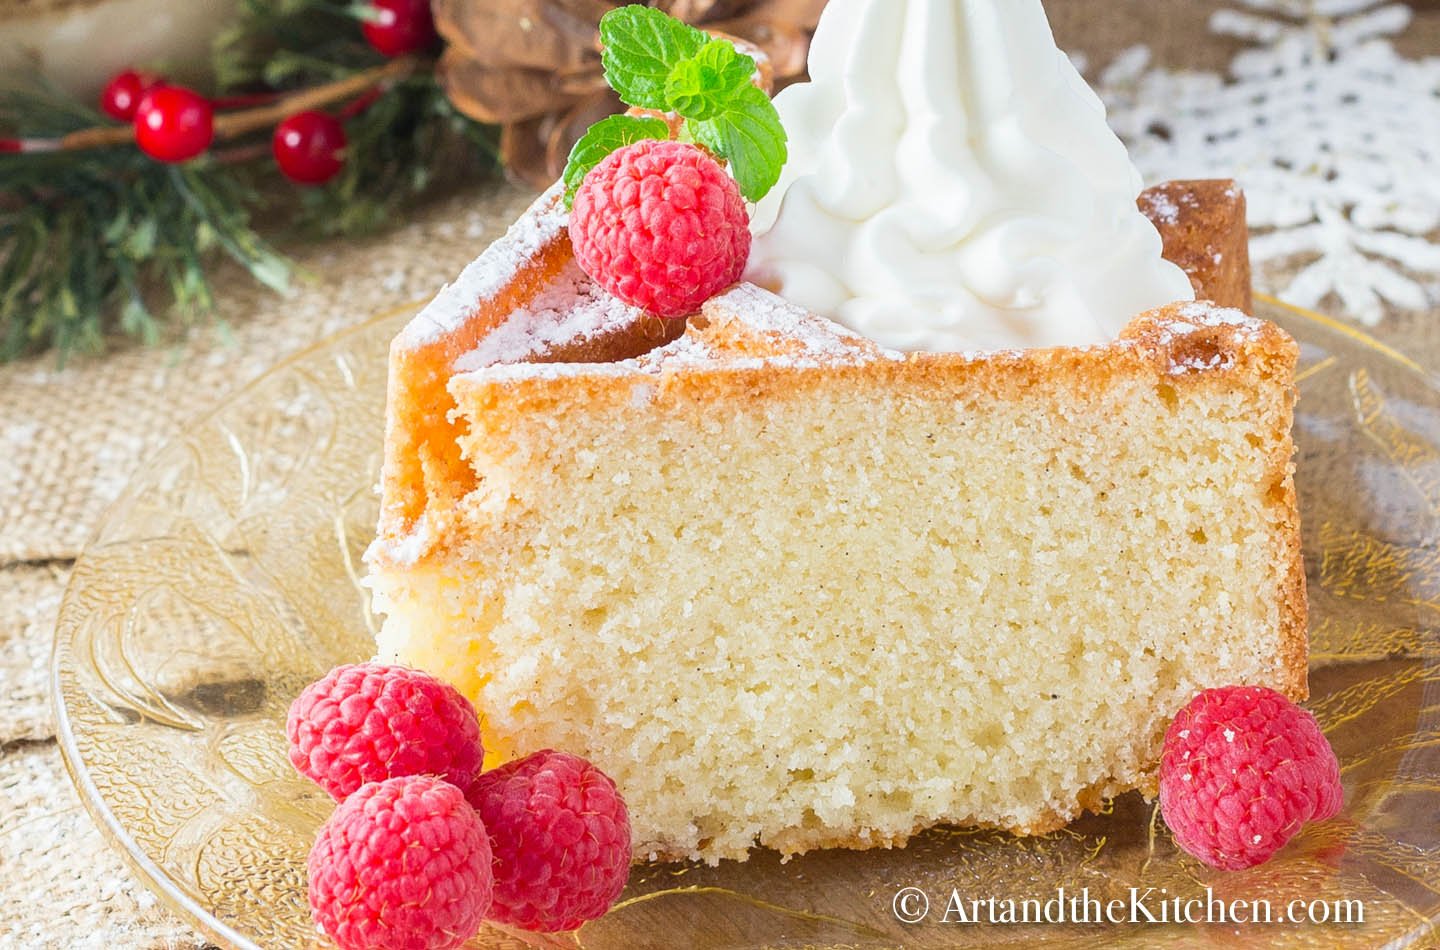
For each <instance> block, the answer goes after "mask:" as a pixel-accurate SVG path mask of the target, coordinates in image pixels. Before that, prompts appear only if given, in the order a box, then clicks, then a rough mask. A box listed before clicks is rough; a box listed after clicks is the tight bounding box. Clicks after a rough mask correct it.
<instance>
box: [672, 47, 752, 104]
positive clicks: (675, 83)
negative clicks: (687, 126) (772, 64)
mask: <svg viewBox="0 0 1440 950" xmlns="http://www.w3.org/2000/svg"><path fill="white" fill-rule="evenodd" d="M754 77H755V60H753V59H751V58H750V57H749V56H746V55H745V54H743V53H741V52H739V51H738V50H736V49H735V47H734V45H733V44H731V43H730V42H728V41H727V40H722V39H713V40H711V41H710V42H708V43H706V44H705V45H704V46H703V47H701V49H700V52H698V53H696V54H695V55H694V56H692V57H690V58H689V59H683V60H681V61H680V62H678V63H676V64H675V68H674V69H672V70H670V76H669V78H667V79H666V81H665V98H666V100H667V102H668V103H669V109H670V110H671V111H673V112H676V113H678V114H679V115H682V116H684V117H685V118H687V119H694V120H695V121H697V122H703V121H705V120H707V119H713V118H715V116H717V115H719V114H720V113H721V112H724V111H725V108H726V107H727V105H728V104H729V102H730V100H731V99H734V98H735V97H736V96H738V95H740V93H741V92H742V91H743V90H744V88H745V87H746V86H748V85H750V84H751V81H752V80H753V79H754Z"/></svg>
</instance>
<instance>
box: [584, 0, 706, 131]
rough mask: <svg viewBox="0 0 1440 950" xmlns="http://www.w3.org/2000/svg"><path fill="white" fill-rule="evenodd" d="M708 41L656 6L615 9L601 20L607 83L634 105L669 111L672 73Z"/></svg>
mask: <svg viewBox="0 0 1440 950" xmlns="http://www.w3.org/2000/svg"><path fill="white" fill-rule="evenodd" d="M708 40H709V38H708V37H707V36H706V35H705V34H704V33H702V32H700V31H699V30H697V29H695V28H694V27H693V26H690V25H688V24H686V23H682V22H681V21H679V20H677V19H675V18H674V17H671V16H667V15H666V14H664V13H661V12H660V11H659V10H656V9H654V8H652V7H646V6H641V5H639V4H632V5H629V6H623V7H616V8H615V9H614V10H611V11H610V12H609V13H607V14H605V15H604V16H603V17H601V18H600V43H601V45H602V47H603V52H602V53H601V56H600V62H601V65H603V66H604V67H605V81H606V82H608V83H609V84H610V88H611V89H614V90H615V91H616V92H617V93H619V94H620V98H621V99H623V100H625V101H626V102H627V103H629V104H630V105H632V106H638V107H640V108H641V109H656V110H658V111H661V112H665V111H668V109H669V105H668V104H667V100H666V98H665V83H666V82H667V81H668V80H669V78H670V72H671V70H673V69H674V68H675V66H676V65H677V64H678V63H680V62H681V61H682V60H686V59H690V58H691V57H693V56H694V55H695V54H696V53H698V52H700V50H701V48H702V47H704V46H705V44H706V43H707V42H708Z"/></svg>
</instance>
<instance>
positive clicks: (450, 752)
mask: <svg viewBox="0 0 1440 950" xmlns="http://www.w3.org/2000/svg"><path fill="white" fill-rule="evenodd" d="M286 735H287V738H288V740H289V749H290V752H289V755H290V761H291V762H292V763H293V764H294V765H295V767H296V769H298V770H299V771H300V773H301V774H302V775H305V776H306V777H308V778H310V779H311V780H313V781H314V782H316V783H317V784H318V785H320V787H322V788H324V789H325V790H326V791H327V792H329V793H330V795H331V796H332V797H333V798H336V799H337V800H340V802H341V804H340V805H339V807H338V808H336V809H335V812H334V813H333V814H332V815H331V816H330V818H329V819H328V820H327V821H326V822H325V824H324V825H323V826H322V827H321V829H320V833H319V835H318V836H317V837H316V840H315V844H314V846H313V847H312V848H311V851H310V857H309V860H308V862H307V867H308V871H309V878H310V883H309V897H310V908H311V912H312V913H313V915H314V918H315V921H316V923H318V924H319V925H320V926H321V928H322V929H323V930H324V931H325V932H326V933H327V934H329V935H330V936H331V938H333V939H334V940H335V942H336V943H338V944H339V945H340V946H341V948H343V950H351V948H367V950H386V948H392V947H393V948H400V947H417V946H423V947H428V948H431V950H445V948H451V947H458V946H460V945H461V944H463V943H464V942H465V941H466V940H468V939H469V938H470V937H471V936H473V935H474V934H475V932H476V931H477V930H478V929H479V927H480V925H481V923H482V922H483V921H485V920H493V921H496V922H499V923H503V924H507V925H509V926H513V927H519V928H522V929H526V930H532V931H546V932H549V931H561V930H573V929H575V928H576V927H579V926H580V925H581V924H582V923H584V922H585V921H587V920H593V919H595V918H597V917H600V916H601V915H603V914H604V913H605V912H606V911H607V910H609V909H610V906H611V904H613V903H614V902H615V899H616V898H617V897H618V896H619V895H620V892H621V890H623V889H624V887H625V883H626V881H627V880H628V879H629V874H630V857H631V852H630V819H629V815H628V813H627V812H626V809H625V803H624V801H623V800H622V799H621V798H620V794H619V792H617V791H616V788H615V783H614V782H613V781H611V780H610V778H609V777H608V776H606V775H605V774H604V773H603V772H601V771H600V770H599V769H597V768H596V767H595V766H593V765H591V764H590V763H589V762H586V761H585V760H584V759H582V758H579V757H578V756H574V755H567V754H565V753H562V752H555V751H552V750H548V749H547V750H543V751H540V752H536V753H534V754H532V755H529V756H526V757H525V758H523V759H519V760H517V761H514V762H510V763H508V764H506V765H503V766H500V767H499V768H495V769H492V770H490V771H488V772H483V773H482V772H481V762H482V760H483V759H484V749H483V747H482V745H481V740H480V726H479V721H478V719H477V717H476V714H475V708H474V707H473V706H472V705H471V704H470V701H469V700H467V699H466V698H465V697H464V696H462V695H460V693H459V692H458V691H457V690H456V689H455V688H454V687H452V686H450V685H449V684H446V683H442V682H441V681H439V680H437V679H435V678H434V677H432V676H428V675H427V674H425V673H421V672H418V671H416V670H411V669H407V668H405V667H398V666H384V665H381V664H373V663H366V664H360V665H355V666H342V667H338V668H336V669H334V670H332V671H331V672H330V673H328V674H327V675H326V676H324V677H323V678H321V679H320V680H318V681H317V682H315V683H313V684H311V685H310V686H309V687H307V688H306V689H305V691H304V692H303V693H301V694H300V696H299V697H298V698H297V699H296V700H295V702H294V703H293V704H292V705H291V707H290V714H289V717H288V719H287V721H286Z"/></svg>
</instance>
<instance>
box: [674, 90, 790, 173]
mask: <svg viewBox="0 0 1440 950" xmlns="http://www.w3.org/2000/svg"><path fill="white" fill-rule="evenodd" d="M687 124H689V125H693V126H694V128H693V129H692V130H691V131H692V134H693V135H694V136H695V140H696V141H697V142H699V143H700V144H701V145H704V146H705V147H706V148H708V149H710V151H712V152H714V153H716V154H717V155H719V156H720V157H721V158H724V159H726V160H727V161H728V162H729V163H730V174H732V175H734V176H735V183H736V184H737V185H739V186H740V194H742V195H744V196H745V200H747V201H759V200H760V199H761V198H763V197H765V195H766V194H767V193H768V192H769V191H770V189H771V188H774V187H775V183H776V182H777V181H779V180H780V171H781V169H783V168H784V167H785V160H786V159H787V158H788V157H789V149H788V148H787V147H786V144H785V142H786V139H785V127H784V126H783V125H781V124H780V114H779V113H778V112H776V111H775V106H774V104H773V103H771V101H770V97H769V96H767V95H765V92H764V90H762V89H760V88H759V87H757V86H751V85H747V86H746V87H745V88H744V89H742V90H741V91H740V92H739V93H738V94H737V95H736V96H735V97H734V98H732V99H731V100H730V101H729V102H728V103H727V104H726V108H725V111H724V112H722V113H720V114H719V115H717V116H716V117H715V118H713V119H708V120H706V121H703V122H695V123H687Z"/></svg>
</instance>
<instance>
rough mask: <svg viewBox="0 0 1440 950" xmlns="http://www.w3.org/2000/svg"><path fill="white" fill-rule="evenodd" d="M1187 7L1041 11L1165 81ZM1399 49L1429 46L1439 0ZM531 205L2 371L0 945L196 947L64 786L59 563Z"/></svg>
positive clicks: (482, 210)
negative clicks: (128, 504) (87, 353)
mask: <svg viewBox="0 0 1440 950" xmlns="http://www.w3.org/2000/svg"><path fill="white" fill-rule="evenodd" d="M1215 5H1216V4H1214V3H1210V2H1206V3H1200V2H1194V0H1152V2H1139V0H1137V2H1128V3H1115V2H1113V0H1048V2H1047V4H1046V6H1047V8H1048V9H1049V11H1050V14H1051V17H1052V20H1053V22H1054V25H1055V29H1056V34H1057V36H1058V38H1059V39H1060V41H1061V44H1062V45H1063V46H1065V47H1066V48H1068V49H1071V50H1074V51H1079V52H1081V53H1083V54H1085V56H1086V58H1087V59H1088V60H1089V61H1090V63H1091V64H1092V72H1093V70H1094V68H1095V67H1096V66H1103V65H1104V64H1105V63H1108V62H1109V61H1110V60H1111V59H1113V57H1114V56H1115V55H1116V54H1117V53H1118V52H1119V51H1121V50H1123V49H1125V48H1127V47H1128V46H1131V45H1134V44H1138V43H1144V44H1146V45H1148V46H1149V47H1150V48H1151V49H1152V50H1153V52H1154V54H1155V56H1156V59H1157V60H1159V61H1161V62H1165V63H1167V64H1171V65H1174V66H1178V67H1189V68H1201V69H1221V68H1223V66H1224V64H1225V63H1226V62H1227V61H1228V60H1229V57H1230V56H1231V55H1232V54H1233V53H1234V51H1235V46H1234V45H1233V44H1231V43H1230V42H1228V41H1224V40H1218V39H1215V38H1213V37H1211V36H1210V35H1209V34H1208V33H1207V31H1206V28H1205V24H1206V21H1207V18H1208V16H1209V13H1210V11H1211V10H1212V9H1213V8H1214V6H1215ZM1421 6H1422V8H1423V13H1422V17H1421V19H1420V20H1419V21H1418V22H1417V24H1416V25H1415V26H1414V27H1412V29H1411V31H1410V32H1409V33H1408V34H1407V35H1406V36H1405V37H1404V38H1403V40H1402V42H1401V43H1400V44H1398V45H1399V46H1400V48H1401V49H1402V50H1405V51H1407V52H1409V53H1410V54H1412V55H1418V54H1431V55H1433V54H1435V53H1437V52H1440V3H1436V2H1431V0H1427V2H1426V3H1425V4H1422V5H1421ZM529 197H530V196H529V193H528V192H526V191H523V190H520V189H516V188H512V187H509V186H501V185H492V186H486V187H483V188H479V189H475V190H472V191H469V192H467V193H464V194H459V195H455V196H452V197H450V198H448V199H445V200H442V201H438V202H436V203H433V204H432V205H430V206H429V207H427V208H424V209H421V210H419V211H417V212H416V213H415V214H414V216H413V219H412V220H411V221H409V222H408V223H405V224H404V225H402V226H399V227H397V228H396V229H395V230H393V231H391V232H389V233H387V234H384V235H382V236H378V237H375V238H372V239H370V240H366V241H359V242H330V243H324V244H317V245H314V246H309V247H289V248H287V250H288V251H289V253H291V254H292V255H293V256H294V257H295V258H296V260H297V261H298V262H299V264H300V265H301V267H302V268H303V269H304V270H305V271H306V272H307V273H308V277H307V278H305V279H302V280H301V281H300V282H298V284H297V288H296V291H295V293H294V294H293V295H292V296H291V297H290V298H288V299H282V298H279V297H277V296H275V295H273V294H270V293H268V292H266V291H263V290H260V289H258V288H256V287H255V286H254V285H253V284H252V283H251V282H250V281H249V280H248V279H247V278H245V277H244V276H243V275H241V274H239V273H237V272H234V271H233V270H232V271H222V273H221V274H220V275H219V278H218V281H217V294H218V297H219V299H220V300H221V305H220V315H221V318H222V319H223V320H224V321H225V323H226V325H227V327H228V331H227V332H225V333H218V332H215V331H214V330H210V329H200V330H196V331H192V332H188V333H185V334H183V335H182V336H181V337H180V338H179V339H177V340H176V341H174V342H172V343H170V344H168V345H167V346H164V347H162V348H158V349H149V350H147V349H139V348H130V349H125V350H122V351H120V352H117V353H114V354H112V355H110V356H107V357H105V358H103V359H99V360H82V361H76V362H74V363H72V364H71V365H70V366H68V367H66V368H64V369H59V368H57V367H56V366H55V363H54V361H53V359H52V358H40V359H35V360H30V361H26V362H23V363H20V364H16V365H12V366H5V367H0V869H3V870H0V947H7V948H8V947H11V946H15V947H72V946H80V947H84V946H95V947H195V946H200V945H202V944H203V940H201V938H199V937H198V936H197V935H196V934H195V933H194V932H193V931H192V930H191V929H190V928H189V927H187V926H186V925H185V924H184V923H183V922H179V921H176V920H174V919H173V918H171V917H169V916H168V915H167V914H166V913H165V912H164V911H162V910H161V909H160V908H159V907H158V906H157V904H156V902H155V899H154V898H153V897H152V896H150V895H149V893H148V892H146V891H145V890H144V888H143V887H141V886H140V885H139V884H138V883H137V882H136V881H135V879H134V878H133V877H132V876H131V875H130V874H129V873H128V872H127V871H126V870H125V868H124V867H123V865H122V864H121V862H120V859H119V858H118V856H116V855H115V854H113V853H112V852H111V851H110V850H109V848H108V847H107V845H106V844H105V842H104V841H103V839H102V838H101V836H100V833H99V832H98V831H97V830H96V829H95V828H94V827H93V826H92V825H91V823H90V821H89V818H88V816H87V815H86V814H85V813H84V811H83V809H82V808H81V806H80V804H79V802H78V800H77V799H76V797H75V794H74V792H73V791H72V790H71V788H70V784H69V782H68V780H67V779H66V778H65V776H64V774H63V769H62V767H61V764H60V758H59V753H58V750H57V749H56V746H55V744H54V741H53V734H54V727H53V722H52V719H51V715H50V711H49V709H48V695H47V694H48V671H47V669H46V667H47V666H48V657H49V651H50V641H51V636H52V632H53V626H54V621H55V615H56V611H57V608H58V604H59V599H60V596H61V593H62V591H63V587H64V582H65V579H66V577H67V575H68V570H69V563H70V561H71V560H72V559H73V558H74V557H75V556H76V554H77V553H78V552H79V550H80V548H81V546H82V545H83V543H84V541H85V539H86V537H87V536H88V535H89V534H90V533H91V531H92V530H93V528H94V526H95V524H96V522H97V519H98V518H99V517H100V515H101V514H102V513H103V511H104V510H105V507H106V506H107V505H108V504H109V503H110V502H111V501H112V500H113V499H114V498H115V496H116V495H117V494H118V493H119V491H120V490H121V489H122V488H123V486H124V485H125V484H126V482H127V480H128V479H129V478H130V476H131V475H132V473H133V472H134V471H135V470H136V468H137V467H138V466H139V465H141V464H143V461H144V459H145V458H147V457H148V456H149V455H151V454H152V453H153V452H155V450H156V449H158V448H159V447H160V446H161V445H163V444H165V443H166V442H167V441H169V440H170V439H172V438H174V437H175V436H176V435H177V434H178V433H179V432H180V431H181V429H182V428H183V426H184V425H185V423H186V421H187V420H189V419H192V418H194V417H195V416H196V415H197V414H198V413H200V412H203V411H204V410H205V409H207V408H209V407H210V406H213V405H214V404H216V402H217V401H219V400H221V399H223V398H224V397H225V396H226V395H227V394H228V393H230V392H232V391H233V390H234V389H236V388H237V387H238V386H240V385H241V384H243V383H244V382H246V381H248V380H250V379H252V378H254V377H255V376H257V375H259V374H260V373H262V372H264V371H265V370H266V369H267V368H268V367H270V366H272V365H274V364H275V363H276V362H278V361H279V360H280V359H281V358H282V357H283V356H285V355H287V354H290V353H293V352H295V351H297V350H299V349H301V348H303V347H304V346H306V345H309V344H311V343H314V342H316V341H319V340H321V339H323V338H325V337H326V336H329V335H331V334H333V333H334V332H336V331H338V330H340V329H343V328H344V327H346V326H349V325H352V324H354V323H356V322H358V321H360V320H363V319H365V318H367V317H369V316H371V315H372V314H375V313H378V312H381V311H384V310H388V309H391V308H394V307H396V306H401V305H404V304H407V303H409V302H412V301H415V300H418V299H421V298H424V297H428V296H429V295H430V294H432V293H433V292H434V291H435V290H436V288H438V287H439V286H440V284H442V283H443V282H445V281H446V280H448V279H450V278H451V277H452V276H453V275H454V274H455V273H456V272H458V270H459V269H460V268H461V267H462V266H463V265H464V264H465V263H466V262H467V261H469V260H470V259H471V258H472V257H474V255H475V254H476V253H477V252H478V251H479V249H481V248H482V247H483V246H484V245H485V244H486V243H487V242H488V241H489V240H490V239H492V238H493V237H494V236H496V235H497V234H498V233H499V232H500V231H501V230H502V229H503V227H504V226H505V225H506V224H508V223H509V222H510V221H511V220H513V219H514V217H515V216H516V215H517V214H518V213H519V211H520V210H521V208H522V207H523V206H524V204H525V203H526V202H527V201H528V199H529ZM1435 319H1436V316H1435V315H1434V314H1408V315H1398V316H1395V317H1393V318H1391V319H1390V320H1388V321H1387V322H1386V323H1385V324H1384V325H1382V327H1381V328H1380V329H1379V331H1377V332H1378V335H1380V336H1381V337H1382V338H1383V339H1385V340H1386V341H1387V342H1391V343H1392V344H1393V345H1396V346H1397V347H1399V348H1401V349H1402V350H1404V351H1405V352H1407V353H1409V354H1410V355H1412V356H1413V357H1415V358H1416V359H1418V360H1420V361H1421V362H1422V363H1424V364H1425V365H1428V366H1432V367H1435V366H1440V331H1437V329H1436V327H1435V325H1434V323H1433V321H1434V320H1435Z"/></svg>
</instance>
